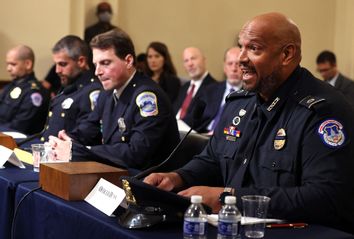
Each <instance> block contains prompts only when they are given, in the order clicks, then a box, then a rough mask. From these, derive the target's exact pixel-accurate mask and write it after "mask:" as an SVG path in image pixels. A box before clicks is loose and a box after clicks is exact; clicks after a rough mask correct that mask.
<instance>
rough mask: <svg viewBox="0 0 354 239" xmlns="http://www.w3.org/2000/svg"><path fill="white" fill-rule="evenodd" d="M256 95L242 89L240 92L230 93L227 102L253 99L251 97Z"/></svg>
mask: <svg viewBox="0 0 354 239" xmlns="http://www.w3.org/2000/svg"><path fill="white" fill-rule="evenodd" d="M254 95H255V93H253V92H249V91H247V90H244V89H240V90H238V91H234V92H232V93H230V94H229V95H228V96H227V97H226V101H229V100H233V99H237V98H244V97H251V96H254Z"/></svg>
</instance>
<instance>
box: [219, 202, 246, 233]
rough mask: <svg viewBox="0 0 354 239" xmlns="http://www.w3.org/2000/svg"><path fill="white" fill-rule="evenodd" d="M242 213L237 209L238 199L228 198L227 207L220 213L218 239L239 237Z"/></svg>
mask: <svg viewBox="0 0 354 239" xmlns="http://www.w3.org/2000/svg"><path fill="white" fill-rule="evenodd" d="M240 225H241V213H240V211H239V210H238V209H237V207H236V197H234V196H226V197H225V205H224V206H223V207H222V208H221V209H220V211H219V217H218V237H217V238H218V239H235V238H238V236H239V233H240V232H239V230H240Z"/></svg>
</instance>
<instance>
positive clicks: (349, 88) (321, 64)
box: [316, 51, 354, 105]
mask: <svg viewBox="0 0 354 239" xmlns="http://www.w3.org/2000/svg"><path fill="white" fill-rule="evenodd" d="M316 63H317V71H318V72H319V73H320V74H321V76H322V78H323V79H324V81H325V82H327V83H329V84H330V85H332V86H334V87H335V88H337V89H338V90H340V91H341V92H342V93H343V94H344V96H345V97H346V98H347V100H348V101H349V103H350V104H352V105H354V82H353V81H352V80H351V79H349V78H347V77H345V76H344V75H342V74H341V73H340V72H339V71H338V68H337V60H336V55H335V54H334V53H333V52H331V51H322V52H321V53H320V54H319V55H318V56H317V60H316Z"/></svg>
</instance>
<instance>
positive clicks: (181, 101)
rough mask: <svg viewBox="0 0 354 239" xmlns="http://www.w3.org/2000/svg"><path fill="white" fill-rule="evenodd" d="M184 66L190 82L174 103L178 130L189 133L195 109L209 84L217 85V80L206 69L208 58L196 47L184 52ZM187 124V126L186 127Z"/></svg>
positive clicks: (184, 86)
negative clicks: (198, 99)
mask: <svg viewBox="0 0 354 239" xmlns="http://www.w3.org/2000/svg"><path fill="white" fill-rule="evenodd" d="M183 66H184V68H185V69H186V72H187V73H188V75H189V77H190V78H191V80H190V81H188V82H187V83H185V84H184V85H183V86H182V87H181V89H180V91H179V93H178V97H177V99H176V101H175V102H174V111H175V114H176V119H177V120H178V121H177V123H178V129H179V130H180V131H188V130H189V127H190V126H192V123H193V108H194V106H195V104H196V103H195V102H196V99H197V98H199V97H200V96H201V95H202V94H203V92H204V91H205V88H206V87H207V86H208V85H209V84H215V83H216V81H215V79H214V78H213V77H212V76H211V75H210V74H209V72H208V71H207V69H206V58H205V56H204V54H203V53H202V51H201V50H200V49H198V48H196V47H187V48H186V49H184V51H183ZM186 124H187V125H186Z"/></svg>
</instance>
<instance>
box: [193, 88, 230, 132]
mask: <svg viewBox="0 0 354 239" xmlns="http://www.w3.org/2000/svg"><path fill="white" fill-rule="evenodd" d="M225 89H226V81H224V82H220V83H216V84H212V85H209V86H207V87H206V89H205V92H203V94H202V95H201V96H200V99H201V100H202V101H204V102H205V103H206V105H207V107H205V110H204V113H203V117H202V120H201V121H200V122H198V125H196V126H195V127H194V130H196V131H197V132H198V133H207V132H208V131H209V130H208V129H207V127H208V125H209V124H210V122H211V121H212V120H213V119H214V118H215V116H216V114H217V113H218V111H219V108H220V105H221V103H222V101H223V100H224V99H223V97H224V92H225Z"/></svg>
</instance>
